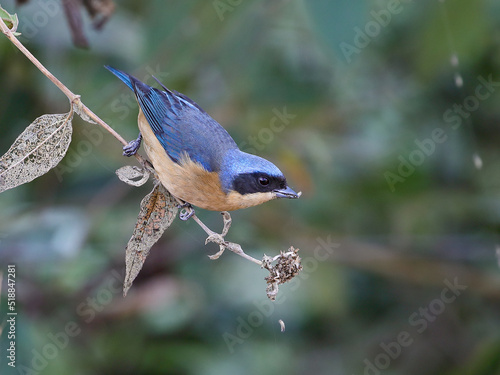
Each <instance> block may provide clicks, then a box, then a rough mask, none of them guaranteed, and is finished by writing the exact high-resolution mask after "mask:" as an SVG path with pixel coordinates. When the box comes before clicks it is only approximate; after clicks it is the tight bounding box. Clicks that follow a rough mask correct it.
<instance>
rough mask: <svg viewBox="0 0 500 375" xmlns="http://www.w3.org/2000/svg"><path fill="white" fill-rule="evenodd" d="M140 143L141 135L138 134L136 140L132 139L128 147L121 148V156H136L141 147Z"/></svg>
mask: <svg viewBox="0 0 500 375" xmlns="http://www.w3.org/2000/svg"><path fill="white" fill-rule="evenodd" d="M141 141H142V134H141V133H139V136H138V137H137V139H134V140H133V141H130V142H129V143H128V145H126V146H123V156H129V157H130V156H133V155H135V154H137V151H138V150H139V148H140V147H141Z"/></svg>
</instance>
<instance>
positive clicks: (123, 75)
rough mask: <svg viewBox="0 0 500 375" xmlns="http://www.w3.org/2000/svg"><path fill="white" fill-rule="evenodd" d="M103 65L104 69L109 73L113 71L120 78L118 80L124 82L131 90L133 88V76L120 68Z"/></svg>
mask: <svg viewBox="0 0 500 375" xmlns="http://www.w3.org/2000/svg"><path fill="white" fill-rule="evenodd" d="M104 67H105V68H106V69H108V70H109V71H110V72H111V73H113V74H114V75H115V76H117V77H118V78H120V80H121V81H122V82H123V83H125V84H126V85H127V86H128V87H129V88H130V89H131V90H134V87H133V85H132V79H133V78H134V77H132V76H131V75H129V74H127V73H125V72H122V71H121V70H118V69H115V68H113V67H111V66H109V65H104Z"/></svg>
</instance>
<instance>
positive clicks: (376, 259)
mask: <svg viewBox="0 0 500 375" xmlns="http://www.w3.org/2000/svg"><path fill="white" fill-rule="evenodd" d="M13 3H14V1H11V0H10V1H5V0H4V1H2V6H3V7H4V8H6V9H7V10H10V11H13V10H14V9H15V7H14V4H13ZM41 3H42V1H41V0H38V1H37V0H31V1H30V2H29V3H28V4H27V5H25V6H23V7H19V8H18V9H17V12H18V15H19V19H20V31H21V32H23V25H27V24H29V23H30V22H31V23H32V24H36V22H39V23H40V24H41V23H42V22H41V21H42V18H40V17H41V16H40V15H39V13H38V12H43V9H44V8H43V6H42V5H41ZM219 3H223V4H226V5H227V6H229V8H231V10H228V11H227V12H224V13H223V14H222V16H220V13H218V12H217V8H216V6H217V4H219ZM231 4H235V5H231ZM390 4H392V5H390ZM389 6H397V9H400V10H401V11H400V12H398V13H397V14H396V13H391V18H390V21H388V22H387V25H386V26H381V27H379V29H378V32H376V33H374V36H373V37H370V38H369V44H368V45H367V46H366V47H363V48H359V52H356V53H355V54H352V55H351V56H350V59H347V58H346V56H345V55H344V53H343V49H342V48H341V44H342V43H349V44H351V45H354V43H355V38H356V29H355V28H360V29H361V30H365V27H366V26H367V25H368V24H369V23H370V22H373V21H374V20H375V16H374V15H373V12H376V13H377V14H380V12H381V11H382V10H385V9H388V7H389ZM229 8H228V9H229ZM444 9H445V10H446V11H445V12H443V7H442V5H441V3H440V2H439V1H437V0H424V1H401V2H399V1H397V0H372V1H360V0H357V1H348V0H334V1H332V0H330V1H327V0H314V1H299V0H287V1H285V0H280V1H272V2H270V1H263V0H243V1H240V2H238V1H232V2H231V1H228V0H221V1H200V0H182V1H181V0H174V1H161V0H150V1H142V2H137V1H131V0H127V1H120V2H117V10H116V13H115V14H114V15H113V17H112V18H111V19H110V21H109V23H108V24H106V26H105V27H104V29H103V30H102V31H100V32H95V31H92V30H91V28H90V26H89V23H90V22H89V20H86V24H87V26H89V27H88V28H87V29H86V31H87V33H88V35H87V36H88V38H89V42H90V46H91V48H90V49H89V50H78V49H75V48H74V47H73V46H72V45H71V37H70V35H69V32H68V28H67V25H66V23H65V20H64V16H63V14H62V11H60V12H57V14H55V15H53V16H50V17H49V18H48V22H46V23H45V25H43V26H40V27H35V31H36V32H34V31H33V29H29V30H25V32H24V34H25V37H24V39H23V38H21V40H23V42H24V43H25V45H26V46H27V47H28V48H29V49H30V50H31V51H32V52H33V53H34V54H35V55H36V56H38V57H39V58H40V60H41V61H42V62H43V63H44V64H45V65H46V66H47V67H48V68H49V69H50V70H51V71H52V72H53V73H54V74H55V75H56V76H57V77H58V78H59V79H61V80H62V81H63V82H64V83H65V84H66V85H67V86H68V87H69V88H70V89H72V90H73V91H74V92H76V93H79V94H80V95H82V100H83V101H84V103H85V104H87V105H88V106H89V107H90V108H91V109H92V110H93V111H94V112H96V113H97V114H99V115H100V116H101V117H102V118H103V119H105V120H106V121H107V122H108V123H109V124H110V125H111V126H113V127H114V128H115V129H116V130H117V131H118V132H119V133H120V134H122V135H123V136H124V137H125V138H127V139H133V138H135V137H136V135H137V134H136V133H137V126H136V124H135V120H136V114H137V108H136V104H135V103H134V100H133V97H132V94H131V93H130V91H129V90H128V89H126V88H125V87H124V86H123V85H122V84H121V83H120V82H118V81H117V80H116V79H115V78H114V77H113V76H112V75H111V74H109V72H107V71H106V70H105V69H104V68H103V65H104V64H110V65H113V66H116V67H118V68H120V69H124V70H126V71H128V72H130V73H132V74H134V75H136V76H137V77H139V78H141V79H143V78H144V79H149V81H147V82H148V83H150V84H152V83H153V81H152V80H151V78H148V77H149V76H150V75H151V74H154V75H155V76H157V77H158V78H159V79H161V80H162V81H163V82H164V84H165V85H166V86H168V87H171V88H174V89H176V90H178V91H181V92H183V93H185V94H187V95H188V96H190V97H191V98H193V99H194V100H196V101H197V102H198V103H199V104H200V105H201V106H202V107H203V108H204V109H205V110H207V112H209V113H210V114H212V116H213V117H214V118H215V119H217V120H218V121H219V122H220V123H221V124H223V126H225V127H226V128H227V129H228V131H229V132H230V133H231V134H232V135H233V137H234V138H235V140H236V142H237V143H238V144H240V145H241V146H242V148H244V147H248V148H254V149H256V151H257V152H258V153H259V154H260V155H261V156H264V157H266V158H269V159H270V160H272V161H274V162H276V164H277V165H279V166H280V167H281V169H282V170H284V171H285V172H286V174H287V176H288V180H289V183H290V185H291V186H292V187H293V188H295V189H297V190H302V191H303V193H304V194H303V196H302V198H301V199H300V200H298V201H276V202H270V203H268V204H266V205H263V206H260V207H256V208H252V209H248V210H244V211H241V212H236V213H235V214H234V215H233V220H234V222H233V227H232V228H231V230H230V233H229V236H228V240H230V241H235V242H238V243H240V244H242V246H243V247H244V248H245V250H247V251H248V252H249V253H252V254H255V255H256V256H257V257H258V258H259V257H260V256H261V254H262V253H266V254H269V255H271V254H275V253H277V252H278V251H279V250H280V249H286V248H288V247H289V245H294V246H296V247H299V248H300V249H301V253H302V257H303V258H304V259H307V261H308V263H305V270H304V278H303V279H301V280H300V282H299V283H296V284H293V285H289V286H288V287H287V286H286V285H285V286H283V287H282V289H283V290H282V291H280V293H281V292H283V296H284V298H283V300H282V301H281V303H275V304H274V305H269V302H268V301H267V300H266V297H265V293H264V289H265V281H264V276H266V272H264V271H262V270H259V269H258V268H256V267H255V266H254V265H253V264H250V263H249V262H245V261H244V260H242V259H240V258H239V257H236V256H234V255H233V254H225V255H224V256H223V257H222V258H221V259H219V260H218V261H210V260H209V259H208V258H207V257H206V256H205V255H206V254H207V253H213V252H215V251H216V250H217V247H216V246H215V245H213V246H207V247H206V248H205V247H204V245H203V243H204V238H205V236H204V233H203V232H202V231H201V230H200V229H199V228H198V227H197V226H196V225H195V224H194V223H190V222H187V223H184V222H180V221H178V220H177V221H176V222H174V224H173V225H172V226H171V227H170V228H169V230H168V231H167V232H166V233H165V234H164V236H163V238H162V239H161V240H160V241H159V243H158V244H157V245H156V246H155V247H154V248H153V250H152V252H151V254H150V256H149V258H148V260H147V262H146V264H145V267H144V269H143V271H142V272H141V274H140V275H139V278H138V279H137V280H136V282H135V283H134V286H133V287H132V289H131V290H130V292H129V295H128V296H127V297H126V298H125V299H123V297H122V296H121V292H120V291H117V290H118V289H120V283H121V282H122V278H123V268H124V248H125V245H126V243H127V241H128V239H129V238H130V235H131V231H132V229H133V227H134V223H135V219H136V217H137V213H138V209H139V202H140V200H141V199H142V197H143V196H144V195H146V194H147V193H148V192H149V191H150V190H151V185H150V184H147V185H146V186H143V187H141V188H131V187H129V186H127V185H125V184H123V183H122V182H120V181H119V180H118V179H117V178H116V176H115V174H114V171H115V170H116V169H117V168H119V167H121V166H122V165H124V164H127V163H133V161H132V160H128V159H125V158H124V157H122V156H121V150H120V145H119V144H118V142H116V140H114V139H113V138H112V137H111V136H109V135H108V134H105V133H103V132H102V131H100V130H98V129H97V128H96V127H93V126H92V125H89V124H86V123H83V122H82V121H79V120H78V119H76V120H75V121H74V136H73V137H74V138H73V142H72V145H71V146H70V150H69V152H68V155H67V156H66V157H65V159H63V162H62V167H61V168H59V169H56V171H54V172H51V173H49V174H47V175H45V176H43V177H41V178H39V179H37V180H35V181H33V182H32V183H30V184H27V185H23V186H21V187H19V188H16V189H14V190H11V191H7V192H5V193H2V194H1V195H0V265H1V270H2V271H4V272H5V268H6V265H7V264H10V263H15V264H16V265H17V277H18V279H17V281H18V304H19V312H20V315H19V320H18V325H17V327H18V339H17V343H18V358H17V359H18V364H23V365H29V364H30V362H31V360H32V358H33V356H34V355H36V354H34V352H33V350H35V351H36V352H39V353H41V352H42V351H43V349H44V348H46V345H47V343H51V342H52V341H51V339H50V337H52V336H50V335H56V334H57V333H59V332H61V331H63V330H64V329H65V326H66V324H67V323H68V322H76V323H77V324H78V326H79V328H80V329H81V332H80V333H79V334H78V335H77V336H76V337H72V338H70V340H69V342H68V343H67V345H66V346H64V348H62V349H60V350H59V351H58V354H57V355H56V356H55V358H53V359H50V360H48V361H47V364H46V366H44V367H43V371H41V373H43V374H45V373H46V374H67V373H75V374H109V373H120V374H129V373H130V374H132V373H133V374H137V373H141V374H165V373H168V374H218V375H223V374H234V373H236V374H274V373H290V374H310V373H316V374H337V373H339V374H345V373H351V374H362V373H370V374H373V373H375V370H366V366H367V362H370V363H375V361H376V359H377V358H379V360H380V359H381V358H382V357H380V354H381V353H385V351H384V349H383V348H382V347H381V343H383V344H386V345H387V344H389V343H390V342H394V341H395V340H397V338H398V337H399V335H400V334H401V333H402V332H408V333H409V334H410V335H411V338H412V343H411V344H410V345H409V346H407V347H402V349H401V352H400V353H399V354H398V355H397V356H395V358H391V359H390V363H389V364H388V366H387V368H384V369H381V368H379V370H380V372H381V373H390V374H405V375H407V374H422V373H425V374H452V375H465V374H467V375H469V374H478V375H480V374H494V373H499V372H500V364H499V361H498V358H500V335H499V332H500V331H499V328H500V318H499V314H498V312H499V301H500V275H499V272H500V270H499V266H498V258H497V255H496V247H497V243H498V238H497V233H498V230H499V228H500V215H499V209H500V206H499V204H498V198H499V193H498V190H499V189H500V180H499V177H498V176H499V173H498V170H497V167H500V153H499V151H498V149H499V148H498V143H499V141H500V132H499V130H498V123H499V120H500V107H499V106H498V101H499V100H500V95H499V90H498V87H493V90H492V92H491V93H490V94H491V95H489V96H488V98H487V99H484V100H480V101H479V100H478V105H477V108H475V109H474V110H473V111H470V112H469V113H468V114H469V115H470V116H469V117H468V119H467V120H464V121H463V122H462V124H461V126H460V127H458V128H457V129H453V128H452V127H451V126H450V123H449V122H446V120H445V118H444V117H443V116H444V114H445V113H446V111H447V110H449V109H453V108H454V106H455V105H464V100H470V99H467V98H468V97H470V96H471V95H472V96H474V95H475V92H476V88H477V87H478V85H480V83H481V81H480V80H479V79H478V77H483V78H484V79H485V80H488V77H490V76H491V77H492V80H493V81H495V82H496V81H497V80H500V71H499V68H498V67H499V66H500V50H499V40H500V39H499V35H500V29H499V26H500V6H499V4H498V2H497V1H495V0H447V1H446V2H445V8H444ZM37 17H39V18H37ZM372 25H373V24H372ZM379 25H380V23H379ZM375 27H376V26H375ZM373 30H377V29H376V28H375V29H373ZM26 35H28V36H29V37H27V36H26ZM453 51H456V52H457V55H458V57H459V61H460V64H459V66H458V72H459V73H460V74H461V76H462V77H463V80H464V86H463V88H462V89H460V88H457V87H456V85H455V84H454V82H455V74H456V73H457V71H456V70H455V68H453V67H452V66H451V65H450V58H451V56H452V52H453ZM0 87H1V88H2V93H1V94H0V134H1V136H0V154H3V153H4V152H5V151H7V149H8V148H9V147H10V145H11V143H12V142H13V141H14V139H15V138H16V136H17V135H18V134H19V133H21V132H22V130H23V129H24V128H25V127H26V126H27V124H29V123H30V122H32V121H33V120H34V119H35V118H36V117H38V116H40V115H41V114H43V113H62V112H65V111H67V110H68V109H67V101H66V99H65V97H64V96H63V95H62V94H60V93H59V92H58V91H57V89H56V88H55V87H53V86H52V85H51V83H50V82H49V81H48V80H47V79H46V78H45V77H44V76H42V75H41V74H40V73H39V72H38V71H36V70H35V68H34V67H33V66H32V65H31V64H30V63H29V62H28V61H27V60H26V59H25V58H24V57H23V56H22V55H21V54H20V53H17V52H16V51H15V50H14V48H13V47H12V46H11V45H10V43H9V41H8V40H7V39H6V38H0ZM481 92H482V93H484V92H486V91H481ZM471 103H472V102H471ZM284 108H286V112H287V113H289V114H290V115H293V116H295V117H293V118H290V119H289V120H287V122H284V120H282V118H280V117H279V116H278V115H277V112H278V113H283V110H284ZM61 111H62V112H61ZM276 111H277V112H276ZM276 116H278V120H275V121H276V124H279V125H283V126H281V127H280V128H279V129H281V130H279V131H273V130H272V129H273V128H272V127H271V121H272V120H273V118H275V117H276ZM436 128H442V129H444V131H445V132H446V136H447V138H446V141H445V142H442V143H439V144H435V149H434V150H433V152H431V153H430V154H429V155H428V156H427V155H426V156H425V160H423V162H422V163H421V165H418V166H415V168H414V170H413V171H412V172H411V173H409V176H407V177H404V178H403V179H404V181H403V182H399V183H397V184H395V185H394V191H391V189H390V187H389V185H388V183H387V181H386V178H385V176H384V175H385V174H386V173H387V172H392V173H395V174H396V173H398V172H397V170H398V166H399V165H400V163H401V159H400V157H401V158H403V159H405V160H408V159H409V157H410V154H411V153H412V152H413V151H415V150H418V146H417V144H416V143H415V141H416V140H418V141H424V140H425V139H429V138H430V137H431V135H432V134H433V131H434V130H435V129H436ZM270 129H271V130H270ZM476 152H477V153H478V154H479V155H480V156H481V158H482V164H483V166H482V168H481V169H477V168H475V166H474V163H473V158H472V155H473V154H474V153H476ZM199 215H200V217H201V218H202V219H203V220H204V221H205V222H206V223H207V224H208V225H209V226H210V227H211V228H213V229H216V228H218V227H219V226H221V218H220V215H219V214H217V213H212V212H202V210H199ZM318 239H321V240H320V241H318ZM321 241H323V243H324V242H328V241H331V242H334V243H336V244H338V247H335V248H334V251H333V252H332V253H331V254H330V253H326V254H327V255H328V256H326V257H325V256H323V255H324V254H325V252H324V251H323V250H318V251H315V250H316V249H317V248H318V246H320V249H321V245H320V243H321ZM318 254H321V255H322V258H321V259H319V256H318ZM446 280H448V281H449V282H453V281H454V280H458V283H459V284H460V285H465V286H467V289H466V290H464V291H461V292H460V294H459V295H458V296H456V298H455V299H454V300H453V302H450V303H444V302H442V301H443V300H442V297H441V296H442V292H443V290H444V289H445V288H446V287H447V285H446ZM447 296H449V295H448V294H447ZM4 297H5V296H4V295H3V296H2V298H3V300H2V308H3V307H4V306H5V301H4V299H5V298H4ZM436 300H438V301H441V304H439V302H435V301H436ZM441 305H442V306H445V308H444V310H443V311H441V310H436V309H438V307H440V306H441ZM270 306H273V307H270ZM421 309H429V311H439V314H434V315H429V316H431V318H433V319H431V318H424V320H425V321H426V322H427V324H426V328H425V329H424V330H423V331H422V332H421V333H420V332H418V331H417V328H422V327H423V325H415V324H414V323H415V320H414V319H413V320H412V318H411V317H412V316H413V317H415V316H414V315H413V314H415V313H416V314H417V316H418V317H419V318H420V319H422V315H421V314H422V311H423V310H421ZM271 310H272V312H271ZM2 311H4V310H2ZM259 311H264V312H268V313H269V314H267V315H269V316H264V313H259ZM252 314H253V315H252ZM259 314H260V315H259ZM259 316H262V317H263V318H262V319H260V320H259V319H258V317H259ZM2 318H3V315H2ZM252 319H254V320H252ZM278 319H283V320H284V322H285V324H286V331H285V332H284V333H281V332H280V327H279V324H278ZM241 322H245V323H248V322H253V323H255V324H254V327H250V328H251V329H250V330H247V331H246V332H247V334H244V332H243V331H244V330H242V328H241V326H242V323H241ZM257 323H258V324H257ZM422 324H423V323H422ZM238 329H240V333H243V336H245V337H244V338H243V336H242V335H240V336H239V338H241V342H239V341H238V342H237V343H236V344H234V345H232V346H228V345H227V344H226V342H225V340H224V338H225V337H226V338H227V335H226V336H224V335H225V334H227V333H230V334H232V335H235V336H237V337H238ZM246 336H248V337H246ZM2 340H3V341H2V344H3V346H2V357H1V358H0V365H1V366H2V374H3V369H4V368H6V366H5V358H4V350H3V349H4V348H5V337H2ZM379 363H381V364H382V363H383V362H379ZM366 371H368V372H366ZM370 371H371V372H370Z"/></svg>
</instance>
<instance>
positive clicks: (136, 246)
mask: <svg viewBox="0 0 500 375" xmlns="http://www.w3.org/2000/svg"><path fill="white" fill-rule="evenodd" d="M178 210H179V208H178V206H177V201H176V200H175V198H174V197H173V196H172V195H171V194H170V193H169V192H168V191H167V189H165V188H164V187H163V185H162V184H161V183H158V184H157V185H155V187H154V189H153V191H152V192H151V193H149V194H148V195H146V196H145V197H144V199H143V200H142V202H141V210H140V212H139V216H138V217H137V223H136V224H135V229H134V233H133V234H132V237H131V238H130V240H129V241H128V244H127V250H126V251H125V267H126V273H125V281H124V283H123V295H124V296H125V295H127V292H128V290H129V289H130V287H131V286H132V283H133V281H134V279H135V278H136V277H137V275H138V274H139V272H140V270H141V269H142V266H143V264H144V262H145V261H146V257H147V256H148V255H149V251H150V249H151V247H152V246H153V245H154V244H155V243H156V241H158V240H159V239H160V237H161V235H162V234H163V232H164V231H165V229H167V228H168V227H169V226H170V225H171V224H172V222H173V221H174V219H175V216H176V215H177V211H178Z"/></svg>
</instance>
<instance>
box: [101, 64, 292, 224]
mask: <svg viewBox="0 0 500 375" xmlns="http://www.w3.org/2000/svg"><path fill="white" fill-rule="evenodd" d="M105 68H106V69H108V70H109V71H111V72H112V73H113V74H114V75H115V76H117V77H118V78H119V79H120V80H121V81H122V82H123V83H125V84H126V85H127V86H128V87H129V88H130V89H131V90H132V91H133V92H134V94H135V97H136V99H137V102H138V104H139V116H138V127H139V136H138V137H137V139H136V140H133V141H131V142H130V143H129V144H128V145H126V146H124V147H123V154H124V155H125V156H132V155H134V154H135V153H136V152H137V151H138V149H139V147H140V145H141V141H144V142H143V143H144V149H145V151H146V154H147V155H148V157H149V159H150V161H151V163H152V164H153V167H154V169H155V170H156V172H157V174H158V177H159V180H160V182H161V183H162V184H163V186H164V187H165V188H166V189H167V190H168V191H169V192H170V193H171V194H172V195H173V196H175V197H177V198H178V199H180V200H182V201H183V202H185V205H186V206H188V207H190V208H191V209H192V206H196V207H199V208H202V209H206V210H211V211H234V210H238V209H243V208H248V207H252V206H256V205H259V204H262V203H265V202H267V201H270V200H273V199H276V198H290V199H297V198H299V197H300V195H301V193H296V192H295V191H294V190H293V189H292V188H290V187H289V186H288V184H287V180H286V178H285V176H284V175H283V173H282V172H281V171H280V170H279V169H278V167H276V166H275V165H274V164H273V163H271V162H270V161H268V160H266V159H264V158H262V157H260V156H257V155H253V154H249V153H246V152H244V151H241V150H240V149H239V147H238V146H237V144H236V142H235V141H234V140H233V138H232V137H231V136H230V135H229V133H228V132H227V131H226V130H225V129H224V128H223V127H222V126H221V125H220V124H219V123H218V122H217V121H215V120H214V119H213V118H212V117H210V115H209V114H208V113H207V112H205V111H204V110H203V109H202V108H201V107H200V106H199V105H198V104H196V103H195V102H194V101H193V100H191V99H190V98H188V97H187V96H185V95H184V94H181V93H179V92H177V91H175V90H169V89H168V88H167V87H165V86H164V85H163V84H162V83H161V82H160V81H159V80H157V79H156V78H155V77H153V78H154V79H155V80H156V81H157V82H158V84H159V85H160V86H161V87H162V89H163V90H160V89H157V88H153V87H151V86H149V85H147V84H145V83H144V82H141V81H140V80H139V79H137V78H135V77H134V76H132V75H130V74H127V73H125V72H123V71H121V70H119V69H116V68H113V67H111V66H108V65H106V66H105ZM192 212H194V210H192ZM189 217H190V216H187V217H184V218H183V219H184V220H187V218H189Z"/></svg>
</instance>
